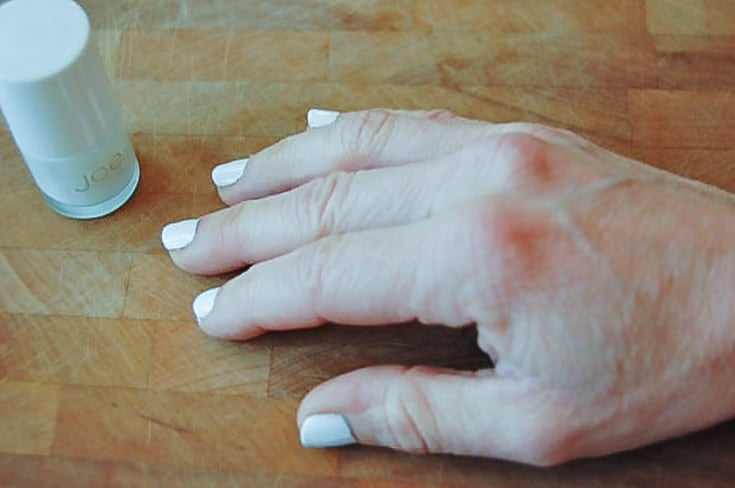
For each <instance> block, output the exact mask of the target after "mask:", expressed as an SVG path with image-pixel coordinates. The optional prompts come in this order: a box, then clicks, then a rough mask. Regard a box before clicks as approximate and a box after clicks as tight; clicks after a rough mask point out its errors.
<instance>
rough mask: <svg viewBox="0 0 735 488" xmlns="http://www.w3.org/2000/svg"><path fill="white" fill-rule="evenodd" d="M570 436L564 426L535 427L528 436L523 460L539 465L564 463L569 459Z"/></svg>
mask: <svg viewBox="0 0 735 488" xmlns="http://www.w3.org/2000/svg"><path fill="white" fill-rule="evenodd" d="M550 420H551V421H552V422H553V421H554V419H550ZM568 437H569V434H567V432H566V431H565V429H564V428H563V427H558V426H550V425H546V426H544V427H539V428H537V429H535V431H534V432H532V433H530V435H527V436H526V442H525V443H524V444H525V449H524V458H523V461H524V462H526V463H527V464H532V465H534V466H539V467H552V466H558V465H559V464H562V463H564V462H565V461H566V460H567V459H568V456H567V455H566V451H567V448H568V444H569V442H568Z"/></svg>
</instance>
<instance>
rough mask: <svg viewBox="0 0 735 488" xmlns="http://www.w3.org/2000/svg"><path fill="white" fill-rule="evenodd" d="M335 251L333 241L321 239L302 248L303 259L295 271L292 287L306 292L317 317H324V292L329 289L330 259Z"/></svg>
mask: <svg viewBox="0 0 735 488" xmlns="http://www.w3.org/2000/svg"><path fill="white" fill-rule="evenodd" d="M333 251H334V243H333V239H330V238H326V239H320V240H318V241H316V242H314V243H313V244H311V245H309V246H308V247H306V248H302V250H301V252H302V253H303V255H302V257H303V259H300V260H299V261H298V263H299V265H298V266H297V267H296V269H295V270H294V280H293V281H292V286H294V287H295V288H297V289H298V290H299V291H300V292H301V293H303V291H304V290H305V293H306V295H305V296H306V299H307V300H308V303H309V304H310V305H311V308H312V311H313V313H314V315H315V316H316V317H322V316H323V313H322V309H323V304H324V302H325V299H324V290H326V289H328V287H327V282H328V280H330V266H329V263H330V259H331V256H332V253H333Z"/></svg>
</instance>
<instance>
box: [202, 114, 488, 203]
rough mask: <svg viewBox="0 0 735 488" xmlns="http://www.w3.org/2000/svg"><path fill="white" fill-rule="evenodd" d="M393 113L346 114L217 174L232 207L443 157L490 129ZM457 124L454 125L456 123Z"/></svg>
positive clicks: (217, 170) (436, 117)
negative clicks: (348, 175) (338, 175)
mask: <svg viewBox="0 0 735 488" xmlns="http://www.w3.org/2000/svg"><path fill="white" fill-rule="evenodd" d="M427 114H428V115H426V116H408V115H406V114H405V113H398V112H394V111H390V110H367V111H362V112H350V113H344V114H340V115H339V117H338V118H337V119H336V120H335V121H334V123H331V124H329V125H327V126H323V127H320V128H316V129H310V130H307V131H306V132H302V133H300V134H297V135H294V136H290V137H287V138H286V139H284V140H282V141H280V142H278V143H277V144H275V145H273V146H270V147H268V148H266V149H265V150H263V151H261V152H259V153H258V154H256V155H254V156H252V157H251V158H249V159H243V160H238V161H233V162H231V163H226V164H224V165H220V166H218V167H216V168H215V169H214V170H213V180H214V181H215V184H216V185H217V186H218V191H219V193H220V196H221V197H222V199H223V200H224V201H225V202H226V203H227V204H229V205H232V204H234V203H237V202H240V201H243V200H246V199H254V198H260V197H263V196H265V195H270V194H273V193H279V192H282V191H286V190H289V189H291V188H294V187H296V186H299V185H301V184H303V183H305V182H307V181H309V180H311V179H314V178H317V177H319V176H324V175H327V174H329V173H332V172H334V171H348V172H352V171H357V170H360V169H369V168H379V167H385V166H395V165H400V164H407V163H411V162H415V161H419V160H425V159H431V158H435V157H439V156H441V155H443V154H446V153H447V152H452V151H455V150H457V149H458V148H460V147H461V146H462V145H463V144H465V143H466V142H468V141H470V140H472V139H473V138H476V137H478V136H480V135H482V134H484V133H485V131H486V128H487V127H488V126H489V124H483V123H467V122H466V121H465V119H459V118H456V120H455V118H453V116H451V115H442V114H445V112H441V113H440V112H435V111H434V112H429V113H427ZM450 119H451V120H450Z"/></svg>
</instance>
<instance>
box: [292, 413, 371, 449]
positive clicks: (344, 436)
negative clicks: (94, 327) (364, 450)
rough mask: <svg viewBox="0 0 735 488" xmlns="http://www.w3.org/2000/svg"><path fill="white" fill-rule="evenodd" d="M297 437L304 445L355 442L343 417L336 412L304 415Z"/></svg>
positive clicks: (342, 444)
mask: <svg viewBox="0 0 735 488" xmlns="http://www.w3.org/2000/svg"><path fill="white" fill-rule="evenodd" d="M299 438H300V440H301V445H302V446H304V447H336V446H348V445H350V444H355V443H356V442H357V441H356V440H355V436H353V435H352V430H351V429H350V426H349V425H348V424H347V421H346V420H345V418H344V417H343V416H342V415H339V414H336V413H323V414H318V415H311V416H309V417H306V419H305V420H304V423H303V424H301V429H300V432H299Z"/></svg>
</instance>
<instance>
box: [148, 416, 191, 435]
mask: <svg viewBox="0 0 735 488" xmlns="http://www.w3.org/2000/svg"><path fill="white" fill-rule="evenodd" d="M138 417H140V418H142V419H145V420H147V421H149V422H151V423H153V424H156V425H160V426H161V427H165V428H167V429H171V430H175V431H176V432H179V433H181V434H191V433H192V432H191V430H189V429H187V428H185V427H181V426H180V425H176V424H173V423H171V422H166V421H165V420H161V419H158V418H156V417H152V416H150V415H144V414H142V413H139V414H138ZM149 427H150V426H149Z"/></svg>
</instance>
